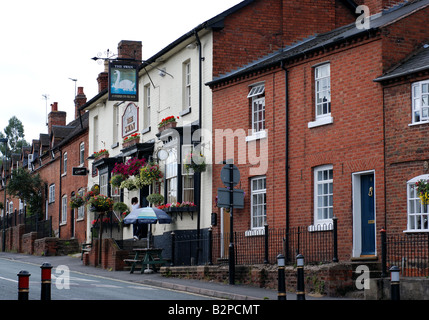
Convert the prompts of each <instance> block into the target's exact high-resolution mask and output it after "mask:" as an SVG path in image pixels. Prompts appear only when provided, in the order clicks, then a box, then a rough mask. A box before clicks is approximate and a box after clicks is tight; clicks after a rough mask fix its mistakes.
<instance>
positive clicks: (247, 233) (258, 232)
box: [244, 228, 265, 237]
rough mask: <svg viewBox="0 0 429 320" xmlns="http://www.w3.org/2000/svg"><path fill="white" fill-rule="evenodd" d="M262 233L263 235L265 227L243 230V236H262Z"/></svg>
mask: <svg viewBox="0 0 429 320" xmlns="http://www.w3.org/2000/svg"><path fill="white" fill-rule="evenodd" d="M263 235H265V228H260V229H251V230H247V231H244V236H245V237H254V236H263Z"/></svg>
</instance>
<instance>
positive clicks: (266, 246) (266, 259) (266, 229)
mask: <svg viewBox="0 0 429 320" xmlns="http://www.w3.org/2000/svg"><path fill="white" fill-rule="evenodd" d="M264 228H265V234H264V238H265V256H264V264H268V238H269V236H268V224H265V225H264Z"/></svg>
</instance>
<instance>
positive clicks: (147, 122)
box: [143, 84, 151, 129]
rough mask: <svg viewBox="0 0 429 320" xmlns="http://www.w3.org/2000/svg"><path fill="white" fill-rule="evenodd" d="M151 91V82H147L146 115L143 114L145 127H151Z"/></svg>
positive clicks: (145, 93) (145, 89) (145, 96)
mask: <svg viewBox="0 0 429 320" xmlns="http://www.w3.org/2000/svg"><path fill="white" fill-rule="evenodd" d="M150 94H151V91H150V84H147V85H146V86H145V87H144V105H143V108H144V109H143V110H144V115H143V124H144V126H143V127H144V129H146V128H149V127H150V107H151V100H150V99H151V96H150Z"/></svg>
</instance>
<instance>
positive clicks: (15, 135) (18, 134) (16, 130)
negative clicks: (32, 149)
mask: <svg viewBox="0 0 429 320" xmlns="http://www.w3.org/2000/svg"><path fill="white" fill-rule="evenodd" d="M0 138H7V140H8V141H7V145H6V147H7V149H6V152H7V153H6V155H7V156H8V157H10V155H11V154H12V153H21V149H22V147H24V146H28V143H27V141H25V139H24V126H23V124H22V122H21V121H20V120H19V119H18V118H17V117H16V116H13V117H12V118H10V119H9V124H8V125H7V127H6V128H4V133H3V132H0ZM0 151H1V153H2V154H5V145H4V143H1V144H0Z"/></svg>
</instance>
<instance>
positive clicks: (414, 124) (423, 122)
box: [408, 121, 429, 127]
mask: <svg viewBox="0 0 429 320" xmlns="http://www.w3.org/2000/svg"><path fill="white" fill-rule="evenodd" d="M428 123H429V121H420V122H414V123H410V124H408V126H409V127H414V126H420V125H422V124H428Z"/></svg>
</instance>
